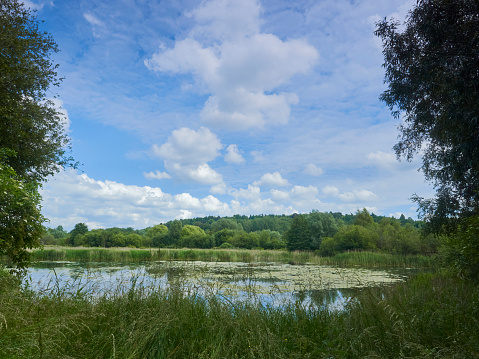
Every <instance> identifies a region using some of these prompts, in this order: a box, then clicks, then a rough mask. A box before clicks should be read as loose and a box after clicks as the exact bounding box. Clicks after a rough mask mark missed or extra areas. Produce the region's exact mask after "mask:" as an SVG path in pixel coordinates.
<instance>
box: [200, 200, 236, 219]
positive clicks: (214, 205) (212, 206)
mask: <svg viewBox="0 0 479 359" xmlns="http://www.w3.org/2000/svg"><path fill="white" fill-rule="evenodd" d="M201 204H202V206H203V207H204V209H205V210H207V211H208V212H211V213H224V215H223V216H226V215H227V214H229V213H230V208H229V206H228V204H226V203H223V202H221V201H220V200H219V199H218V198H216V197H214V196H211V195H210V196H207V197H205V198H203V199H202V200H201Z"/></svg>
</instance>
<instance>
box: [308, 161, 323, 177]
mask: <svg viewBox="0 0 479 359" xmlns="http://www.w3.org/2000/svg"><path fill="white" fill-rule="evenodd" d="M304 173H306V174H307V175H310V176H316V177H319V176H321V175H322V174H323V173H324V171H323V169H322V168H321V167H318V166H316V165H315V164H313V163H309V164H307V165H306V167H305V168H304Z"/></svg>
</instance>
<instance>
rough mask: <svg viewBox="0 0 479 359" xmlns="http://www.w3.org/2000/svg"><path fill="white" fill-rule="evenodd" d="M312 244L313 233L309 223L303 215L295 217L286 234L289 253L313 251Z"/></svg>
mask: <svg viewBox="0 0 479 359" xmlns="http://www.w3.org/2000/svg"><path fill="white" fill-rule="evenodd" d="M310 243H311V231H310V229H309V224H308V221H307V220H306V218H305V216H303V215H298V216H295V217H294V218H293V222H291V227H290V228H289V230H288V231H287V232H286V248H287V249H288V250H289V251H298V250H299V251H306V250H309V249H311V248H310Z"/></svg>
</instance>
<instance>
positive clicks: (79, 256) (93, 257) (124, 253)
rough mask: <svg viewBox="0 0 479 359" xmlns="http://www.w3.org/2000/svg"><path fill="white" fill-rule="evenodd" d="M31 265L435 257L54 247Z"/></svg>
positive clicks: (372, 261) (390, 261)
mask: <svg viewBox="0 0 479 359" xmlns="http://www.w3.org/2000/svg"><path fill="white" fill-rule="evenodd" d="M32 260H34V261H77V262H143V261H155V260H189V261H192V260H193V261H195V260H197V261H205V262H246V263H250V262H279V263H292V264H305V263H311V264H322V265H334V266H348V267H350V266H362V267H369V268H373V267H435V266H436V265H437V261H436V260H435V258H434V257H430V256H421V255H409V256H407V255H393V254H387V253H374V252H348V253H340V254H336V255H335V256H334V257H320V256H318V255H316V254H314V253H313V252H286V251H279V250H241V249H186V248H184V249H170V248H168V249H129V248H109V249H106V248H68V247H54V248H45V249H42V250H35V251H34V252H33V253H32Z"/></svg>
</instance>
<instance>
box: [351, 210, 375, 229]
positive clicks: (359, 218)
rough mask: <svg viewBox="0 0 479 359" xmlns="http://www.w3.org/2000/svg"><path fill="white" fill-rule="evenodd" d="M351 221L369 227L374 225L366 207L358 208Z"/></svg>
mask: <svg viewBox="0 0 479 359" xmlns="http://www.w3.org/2000/svg"><path fill="white" fill-rule="evenodd" d="M353 223H354V224H355V225H357V226H363V227H370V226H372V225H374V218H373V217H372V216H371V215H370V214H369V212H368V210H367V209H366V208H363V210H362V211H360V210H359V209H358V210H357V212H356V215H355V217H354V222H353Z"/></svg>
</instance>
